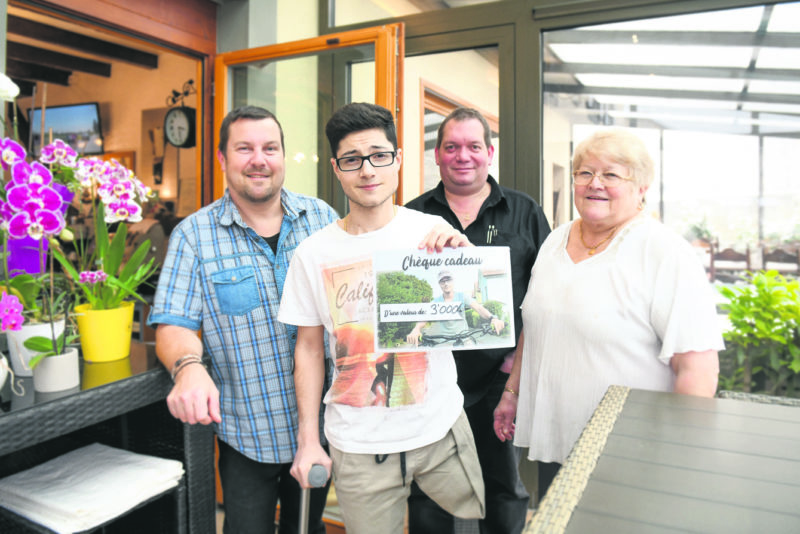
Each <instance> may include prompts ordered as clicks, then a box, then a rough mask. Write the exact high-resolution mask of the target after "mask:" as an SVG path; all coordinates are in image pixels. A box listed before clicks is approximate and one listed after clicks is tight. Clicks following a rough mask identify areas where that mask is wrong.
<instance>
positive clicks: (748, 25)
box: [576, 6, 797, 32]
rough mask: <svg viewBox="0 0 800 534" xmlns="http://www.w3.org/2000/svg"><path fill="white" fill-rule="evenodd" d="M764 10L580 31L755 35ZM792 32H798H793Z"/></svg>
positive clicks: (643, 22)
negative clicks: (707, 32) (696, 32)
mask: <svg viewBox="0 0 800 534" xmlns="http://www.w3.org/2000/svg"><path fill="white" fill-rule="evenodd" d="M763 11H764V8H763V7H761V6H757V7H746V8H743V9H731V10H727V11H712V12H709V13H694V14H691V15H676V16H674V17H661V18H657V19H647V20H634V21H630V22H615V23H613V24H602V25H599V26H585V27H582V28H576V29H579V30H609V31H615V30H633V31H645V30H646V31H676V32H686V31H703V32H704V31H711V32H714V31H718V32H723V31H724V32H754V31H756V30H757V29H758V25H759V24H760V22H761V15H762V13H763ZM794 31H797V30H796V29H795V30H794Z"/></svg>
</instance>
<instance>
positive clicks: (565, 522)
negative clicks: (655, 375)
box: [525, 386, 800, 534]
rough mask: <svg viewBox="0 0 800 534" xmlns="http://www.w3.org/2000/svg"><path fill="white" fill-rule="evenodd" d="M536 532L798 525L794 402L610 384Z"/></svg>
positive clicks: (798, 425) (528, 533)
mask: <svg viewBox="0 0 800 534" xmlns="http://www.w3.org/2000/svg"><path fill="white" fill-rule="evenodd" d="M535 532H536V533H538V532H547V533H553V532H566V533H585V532H592V533H594V532H614V533H626V532H631V533H634V532H635V533H661V532H713V533H718V532H725V533H730V532H770V533H780V532H787V533H788V532H791V533H797V532H800V408H797V407H790V406H781V405H774V404H763V403H756V402H747V401H743V400H735V399H720V398H715V399H705V398H699V397H690V396H686V395H677V394H674V393H661V392H652V391H643V390H632V389H629V388H623V387H618V386H612V387H611V388H610V389H609V391H608V393H607V394H606V396H605V397H604V399H603V401H602V402H601V403H600V406H598V408H597V410H596V411H595V414H594V416H593V417H592V419H591V420H590V421H589V423H588V424H587V426H586V428H585V429H584V431H583V434H582V435H581V437H580V439H579V440H578V442H577V443H576V444H575V447H574V448H573V450H572V452H571V453H570V456H569V458H568V459H567V460H566V462H565V463H564V466H563V467H562V469H561V472H560V473H559V475H558V477H557V478H556V480H555V481H554V482H553V485H552V486H551V489H550V490H549V491H548V493H547V495H546V496H545V498H544V500H543V501H542V503H541V506H540V508H539V510H538V511H537V513H536V514H535V515H534V517H533V518H532V520H531V522H530V523H529V524H528V525H527V527H526V529H525V534H532V533H535Z"/></svg>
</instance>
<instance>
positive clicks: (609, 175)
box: [494, 130, 724, 497]
mask: <svg viewBox="0 0 800 534" xmlns="http://www.w3.org/2000/svg"><path fill="white" fill-rule="evenodd" d="M573 169H574V172H573V185H574V188H575V190H574V193H575V194H574V197H575V207H576V208H577V210H578V213H579V214H580V218H579V219H577V220H575V221H573V222H572V223H569V224H564V225H562V226H560V227H559V228H557V229H556V230H554V231H553V233H551V234H550V236H549V237H548V238H547V240H546V241H545V242H544V244H543V245H542V248H541V250H540V251H539V255H538V257H537V260H536V264H535V265H534V267H533V271H532V277H531V281H530V284H529V286H528V292H527V294H526V296H525V300H524V301H523V303H522V319H523V324H524V326H523V332H522V335H521V336H520V340H519V344H518V345H517V352H516V356H515V361H514V366H513V369H512V372H511V375H510V377H509V379H508V382H507V387H506V392H505V393H504V394H503V397H502V399H501V400H500V403H499V404H498V406H497V409H496V410H495V425H494V426H495V433H496V434H497V437H498V438H499V439H500V440H506V439H511V438H512V437H514V443H515V444H516V445H518V446H520V447H527V448H529V453H528V458H529V459H530V460H535V461H539V462H540V464H539V467H540V469H539V471H540V489H541V493H540V494H539V495H540V497H541V496H542V495H543V492H544V491H545V490H546V486H547V485H549V482H550V480H552V477H553V476H555V473H556V472H557V469H558V467H560V465H561V463H562V462H563V461H564V459H565V458H566V457H567V455H568V454H569V452H570V450H571V449H572V446H573V445H574V443H575V441H576V440H577V439H578V437H579V435H580V433H581V431H582V429H583V427H584V426H585V425H586V423H587V422H588V420H589V418H590V417H591V415H592V412H593V411H594V409H595V408H596V407H597V405H598V403H599V401H600V399H601V398H602V396H603V394H604V393H605V391H606V389H607V388H608V386H610V385H623V386H630V387H634V388H639V389H650V390H659V391H675V392H677V393H685V394H690V395H701V396H706V397H711V396H713V395H714V393H715V391H716V387H717V374H718V371H719V362H718V358H717V351H718V350H719V349H722V348H724V345H723V341H722V336H721V332H720V329H719V326H718V323H717V319H716V313H715V306H714V302H713V297H712V293H711V288H710V287H709V284H708V281H707V278H706V276H705V273H704V271H703V267H702V265H701V264H700V262H699V260H698V259H697V257H696V256H695V254H694V252H693V251H692V250H691V247H690V246H689V244H688V243H687V242H686V241H685V240H684V239H683V238H682V237H681V236H679V235H678V234H676V233H674V232H673V231H672V230H670V229H668V228H667V227H665V226H664V225H663V224H661V223H659V222H658V221H656V220H655V219H654V218H653V217H652V216H650V215H648V214H646V213H644V211H643V209H642V208H643V206H644V196H645V193H646V192H647V188H648V187H649V186H650V183H651V182H652V180H653V162H652V160H651V158H650V156H649V155H648V153H647V150H646V148H645V147H644V144H643V143H642V141H641V140H640V139H639V138H637V137H636V136H634V135H632V134H630V133H628V132H625V131H622V130H612V131H603V132H598V133H596V134H594V135H593V136H592V137H590V138H589V139H587V140H586V141H584V142H582V143H581V144H580V145H579V146H578V147H577V149H576V151H575V155H574V158H573ZM515 417H516V429H515V426H514V420H515Z"/></svg>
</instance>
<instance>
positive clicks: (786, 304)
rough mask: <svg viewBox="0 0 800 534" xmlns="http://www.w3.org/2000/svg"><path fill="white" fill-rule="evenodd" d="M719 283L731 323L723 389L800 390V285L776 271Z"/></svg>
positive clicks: (723, 363)
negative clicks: (738, 282) (734, 282)
mask: <svg viewBox="0 0 800 534" xmlns="http://www.w3.org/2000/svg"><path fill="white" fill-rule="evenodd" d="M746 280H747V282H748V283H747V284H743V285H734V286H720V287H719V291H720V293H721V294H722V295H723V296H724V297H725V298H726V299H727V302H725V303H723V304H722V305H721V308H722V309H723V310H725V311H727V312H728V319H729V321H730V324H731V328H730V329H729V330H728V331H727V332H725V333H724V334H723V336H724V338H725V341H726V349H725V350H724V351H723V352H722V354H721V355H720V356H721V358H720V360H721V373H720V388H721V389H726V390H740V391H747V392H763V393H766V394H769V395H780V396H798V395H799V394H800V284H799V283H798V281H797V280H792V279H787V278H786V277H784V276H782V275H780V274H778V272H777V271H759V272H756V273H749V274H748V275H747V276H746Z"/></svg>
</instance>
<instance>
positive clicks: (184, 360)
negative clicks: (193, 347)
mask: <svg viewBox="0 0 800 534" xmlns="http://www.w3.org/2000/svg"><path fill="white" fill-rule="evenodd" d="M190 363H200V364H202V363H203V359H202V358H200V356H198V355H197V354H186V355H184V356H181V357H180V358H178V359H177V360H176V361H175V363H174V364H173V365H172V371H170V376H171V377H172V381H173V382H175V377H176V376H178V371H180V370H181V369H183V368H184V367H186V366H187V365H189V364H190Z"/></svg>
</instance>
